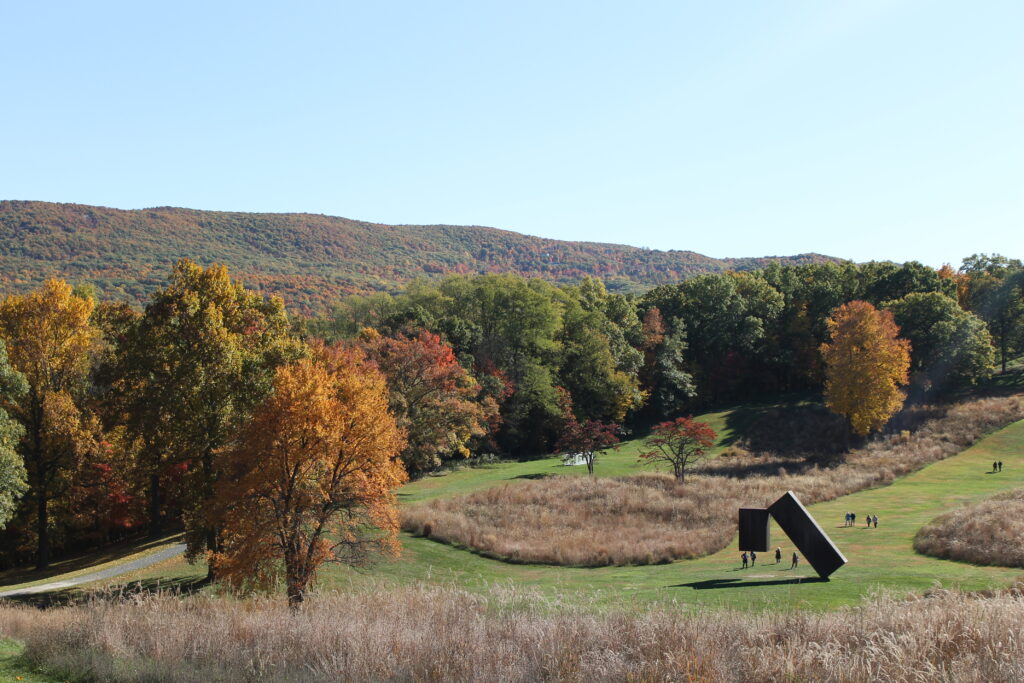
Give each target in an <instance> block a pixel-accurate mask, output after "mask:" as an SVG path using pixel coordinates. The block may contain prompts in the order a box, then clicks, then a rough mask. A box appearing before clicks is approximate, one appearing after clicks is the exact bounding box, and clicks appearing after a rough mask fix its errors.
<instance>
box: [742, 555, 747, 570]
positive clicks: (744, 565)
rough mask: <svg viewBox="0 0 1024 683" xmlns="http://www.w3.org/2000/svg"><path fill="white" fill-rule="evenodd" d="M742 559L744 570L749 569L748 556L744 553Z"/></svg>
mask: <svg viewBox="0 0 1024 683" xmlns="http://www.w3.org/2000/svg"><path fill="white" fill-rule="evenodd" d="M742 558H743V568H744V569H746V568H747V554H746V553H743V555H742Z"/></svg>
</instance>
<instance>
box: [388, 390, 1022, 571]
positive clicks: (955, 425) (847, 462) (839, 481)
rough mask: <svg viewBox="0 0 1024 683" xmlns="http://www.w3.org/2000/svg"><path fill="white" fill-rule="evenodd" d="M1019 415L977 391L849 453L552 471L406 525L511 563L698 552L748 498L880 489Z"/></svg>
mask: <svg viewBox="0 0 1024 683" xmlns="http://www.w3.org/2000/svg"><path fill="white" fill-rule="evenodd" d="M921 411H922V412H927V413H931V412H934V411H935V409H934V408H926V409H921ZM1022 418H1024V406H1022V403H1021V401H1020V400H1019V399H1017V398H1016V397H1012V398H989V399H980V400H974V401H969V402H965V403H962V404H959V405H956V406H953V407H951V408H949V409H948V410H946V411H944V413H943V414H941V416H940V417H935V418H933V419H929V420H926V421H925V422H923V423H922V424H920V425H919V426H918V427H917V428H916V429H915V430H914V431H913V432H912V434H911V435H910V436H909V438H908V437H906V436H905V435H901V434H892V435H888V436H884V437H879V438H877V439H876V440H874V441H872V442H871V443H869V444H868V445H867V446H865V447H864V448H862V449H859V450H857V451H854V452H851V453H849V454H848V455H847V456H846V458H845V459H843V460H841V461H836V460H825V461H822V460H820V459H818V458H815V457H811V458H791V457H787V458H783V457H778V456H774V455H772V454H770V453H762V454H747V455H737V456H731V457H721V458H717V459H715V460H712V461H710V462H709V463H708V464H707V465H706V466H705V467H704V468H703V469H702V470H701V471H700V472H699V473H697V474H695V475H693V476H688V477H687V480H686V482H685V483H682V484H681V483H679V482H677V481H676V480H675V479H673V478H672V477H670V476H667V475H656V474H651V475H640V476H633V477H622V478H617V479H588V478H583V477H549V478H546V479H541V480H535V481H526V482H517V483H510V484H505V485H502V486H498V487H495V488H491V489H487V490H484V491H479V492H476V493H472V494H469V495H466V496H461V497H454V498H442V499H438V500H434V501H430V502H427V503H421V504H419V505H415V506H410V507H408V508H406V509H404V510H403V511H402V528H403V529H404V530H405V531H409V532H412V533H414V534H419V535H423V536H427V537H429V538H432V539H435V540H438V541H442V542H445V543H452V544H456V545H461V546H465V547H469V548H473V549H474V550H476V551H478V552H480V553H482V554H484V555H487V556H489V557H495V558H499V559H504V560H508V561H514V562H537V563H543V564H556V565H569V566H603V565H626V564H651V563H659V562H668V561H671V560H675V559H683V558H693V557H699V556H702V555H707V554H709V553H712V552H716V551H718V550H721V549H722V548H724V547H725V546H726V545H728V544H729V542H730V540H731V539H732V537H733V534H734V531H735V523H736V510H737V508H739V507H743V506H754V507H762V506H765V505H768V504H770V503H771V502H773V501H774V500H775V499H776V498H778V497H779V496H780V495H781V494H782V493H784V492H786V491H788V490H792V491H794V492H796V494H797V495H798V496H799V497H800V499H801V501H803V502H804V503H805V504H811V503H816V502H820V501H825V500H832V499H834V498H838V497H839V496H843V495H846V494H849V493H853V492H855V491H860V490H862V489H866V488H871V487H875V486H883V485H885V484H888V483H891V482H892V481H893V480H895V479H896V478H897V477H900V476H903V475H905V474H908V473H910V472H912V471H914V470H917V469H920V468H921V467H924V466H925V465H927V464H929V463H931V462H935V461H937V460H941V459H943V458H946V457H949V456H950V455H954V454H956V453H959V452H960V451H962V450H964V449H965V448H967V447H968V446H971V445H972V444H974V443H975V442H977V441H978V440H979V439H981V438H982V437H983V436H985V435H986V434H989V433H990V432H992V431H994V430H996V429H998V428H1000V427H1004V426H1006V425H1008V424H1010V423H1011V422H1015V421H1017V420H1020V419H1022ZM908 419H909V420H911V421H912V420H913V416H909V418H908Z"/></svg>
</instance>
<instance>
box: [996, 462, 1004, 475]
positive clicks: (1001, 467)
mask: <svg viewBox="0 0 1024 683" xmlns="http://www.w3.org/2000/svg"><path fill="white" fill-rule="evenodd" d="M996 464H998V465H999V471H1000V472H1002V471H1003V461H1002V460H1000V461H999V462H998V463H996Z"/></svg>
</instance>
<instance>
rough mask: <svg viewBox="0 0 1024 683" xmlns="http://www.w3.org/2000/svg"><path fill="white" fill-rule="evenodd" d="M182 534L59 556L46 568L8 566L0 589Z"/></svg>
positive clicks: (90, 564) (136, 550)
mask: <svg viewBox="0 0 1024 683" xmlns="http://www.w3.org/2000/svg"><path fill="white" fill-rule="evenodd" d="M183 538H184V535H183V534H182V533H181V532H172V533H168V534H167V535H165V536H161V537H160V538H155V539H145V540H139V539H135V540H134V541H126V542H122V543H117V544H113V545H110V546H107V547H105V548H101V549H99V550H95V551H93V552H90V553H85V554H82V555H78V556H74V557H69V558H62V559H58V560H57V561H55V562H54V563H53V564H51V565H50V566H49V567H48V568H47V569H42V570H38V569H35V568H34V567H31V566H27V567H20V568H17V569H8V570H6V571H4V572H0V589H2V587H3V586H16V585H18V584H20V583H29V582H32V581H42V580H45V579H51V578H53V577H56V576H61V575H62V574H68V573H70V572H75V571H80V570H82V569H90V568H92V567H95V566H97V565H101V564H106V563H108V562H114V561H117V560H122V559H125V558H126V557H129V556H131V555H134V554H136V553H140V552H143V551H145V550H150V549H152V548H155V547H157V546H160V545H164V544H166V543H171V542H178V541H181V540H182V539H183Z"/></svg>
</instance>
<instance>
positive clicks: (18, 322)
mask: <svg viewBox="0 0 1024 683" xmlns="http://www.w3.org/2000/svg"><path fill="white" fill-rule="evenodd" d="M1022 350H1024V268H1022V265H1021V263H1020V262H1019V261H1015V260H1011V259H1007V258H1004V257H1001V256H985V255H980V256H972V257H970V258H968V259H965V260H964V262H963V264H962V265H961V267H960V268H959V269H954V268H952V267H950V266H944V267H943V268H941V269H938V270H934V269H932V268H929V267H926V266H924V265H921V264H919V263H914V262H910V263H906V264H903V265H895V264H891V263H868V264H863V265H856V264H853V263H848V262H846V263H809V264H803V265H783V264H778V263H775V264H770V265H768V266H767V267H765V268H763V269H761V270H757V271H751V272H737V271H727V272H723V273H714V274H703V275H697V276H695V277H691V278H688V279H685V280H681V281H676V282H671V283H666V284H662V285H659V286H657V287H654V288H652V289H649V290H647V291H645V292H644V293H642V294H639V295H636V294H623V293H612V292H609V291H608V289H607V287H606V286H605V285H604V284H603V282H602V281H601V280H599V279H596V278H590V277H587V278H584V279H583V280H582V281H580V282H579V283H578V284H565V285H556V284H552V283H549V282H546V281H544V280H540V279H527V278H524V277H521V276H518V275H512V274H489V275H452V276H448V277H445V278H443V279H440V280H416V281H413V282H411V283H409V284H408V285H406V286H404V287H403V288H402V289H401V290H400V291H398V292H396V293H394V294H389V293H383V292H381V293H370V294H356V295H349V296H346V297H343V298H340V299H337V300H335V301H334V302H333V304H332V305H331V307H330V312H329V313H328V314H326V315H323V316H319V317H304V316H295V315H289V311H288V310H287V309H286V306H285V304H284V303H283V301H282V300H281V299H280V298H277V297H273V296H271V297H266V296H263V295H261V294H259V293H257V292H255V291H253V290H250V289H247V288H246V287H245V286H243V283H242V282H240V281H239V280H237V279H235V278H234V277H233V275H232V273H230V272H229V271H228V269H227V268H225V267H223V266H216V265H214V266H210V267H202V266H200V265H197V264H196V263H194V262H192V261H190V260H187V259H185V260H181V261H179V262H178V263H177V264H176V265H175V266H174V267H173V269H172V270H171V272H170V273H169V276H168V279H167V280H166V281H165V282H164V283H163V284H162V285H161V286H160V287H159V288H158V289H157V291H156V292H155V293H153V294H152V295H151V296H150V297H149V299H148V300H147V301H146V302H145V304H144V305H142V306H140V305H138V304H137V303H136V302H135V301H132V300H130V299H126V300H121V301H110V300H98V298H97V296H96V294H95V290H94V289H93V288H92V287H91V286H90V285H88V284H85V283H82V284H77V283H68V282H65V281H63V280H60V279H50V280H48V281H46V282H44V283H42V284H41V285H39V286H38V287H35V288H34V289H31V290H29V291H26V292H24V293H11V294H8V295H7V296H6V297H5V298H4V299H3V300H2V303H0V406H2V410H0V461H2V463H3V465H4V466H3V468H0V476H2V478H0V526H2V527H3V530H2V531H0V540H2V543H0V548H2V549H3V550H2V553H0V566H2V567H10V566H14V565H21V564H26V563H35V564H36V565H37V566H38V567H46V566H47V564H48V563H50V562H51V561H52V560H53V558H55V557H59V556H62V555H66V554H68V553H73V552H76V551H80V550H82V549H84V548H88V547H92V546H96V545H98V544H104V543H109V542H112V541H116V540H119V539H124V538H128V537H137V536H140V535H145V534H151V535H154V536H155V535H159V534H160V533H162V532H163V531H165V530H166V529H172V528H181V527H183V528H184V529H185V531H186V538H187V542H188V553H189V556H190V557H192V558H196V559H204V560H207V561H208V563H209V571H210V574H211V576H212V577H215V578H218V579H222V580H223V581H224V582H226V583H228V584H235V585H239V586H241V585H248V586H257V585H261V584H262V585H271V584H272V583H273V582H274V581H275V580H278V579H280V578H281V577H282V574H283V576H284V580H285V585H286V586H287V592H288V595H289V598H290V599H291V600H292V601H293V602H294V603H298V602H301V601H302V599H303V595H304V593H305V591H306V590H307V588H308V586H309V585H310V582H311V581H312V579H313V577H314V576H315V574H316V571H317V568H318V567H319V566H320V565H321V564H322V563H324V562H325V561H328V560H340V561H344V562H349V563H359V562H361V561H363V560H364V559H366V558H368V557H371V556H373V555H375V554H379V553H385V554H387V553H394V552H396V550H397V548H398V545H397V541H396V538H397V533H398V529H399V519H398V512H397V510H396V506H395V490H396V488H397V487H398V486H399V485H401V484H402V483H403V482H405V481H407V480H408V479H410V478H413V479H415V478H419V477H423V476H424V475H426V474H429V473H431V472H433V471H435V470H437V469H439V468H444V467H447V466H449V465H451V464H453V463H464V462H475V461H483V462H487V461H493V460H497V459H512V460H516V459H520V460H521V459H529V458H532V457H537V456H540V455H543V454H546V453H549V452H564V453H569V454H580V453H582V454H584V455H589V456H591V457H592V456H593V455H594V453H598V452H601V451H603V450H607V449H609V448H613V447H614V445H615V444H616V443H617V442H618V441H620V440H621V439H624V438H627V437H635V436H643V435H645V434H650V435H651V437H650V439H649V445H650V449H649V450H648V451H647V453H646V457H648V458H650V459H653V460H657V459H663V458H662V456H667V460H666V462H669V463H670V464H671V465H673V466H675V467H676V470H675V473H676V476H677V478H680V479H681V478H682V477H684V476H685V474H686V472H685V467H686V464H687V463H686V459H685V458H683V461H682V463H681V464H680V462H679V458H678V457H676V458H675V459H673V456H679V455H680V454H681V453H685V452H687V451H686V449H687V448H690V452H691V454H692V453H693V452H700V451H701V450H702V448H701V446H702V445H703V447H704V448H706V447H707V446H708V445H710V443H711V441H713V439H714V434H713V432H711V433H708V432H709V430H707V427H706V425H701V424H693V423H691V422H690V421H689V420H687V419H685V418H686V416H688V415H692V414H695V413H699V412H701V411H703V410H706V409H708V408H710V407H714V406H717V405H722V404H726V403H729V402H736V401H742V400H749V398H750V397H752V396H779V395H788V394H793V393H797V394H800V393H803V394H807V395H815V394H817V395H823V396H824V403H825V405H826V406H828V408H829V409H830V410H831V412H832V414H833V415H834V417H835V419H836V420H838V421H839V424H840V427H841V432H842V433H844V434H845V436H844V437H843V438H845V439H846V441H847V443H848V444H853V445H856V443H858V440H863V439H864V438H866V437H867V436H868V435H870V434H872V433H875V432H878V431H879V430H882V429H884V428H885V425H886V423H887V422H888V421H889V418H890V417H891V416H893V415H894V414H895V413H896V412H897V411H899V410H900V409H901V408H903V407H904V405H905V404H912V403H923V402H925V401H926V400H928V401H932V400H936V398H941V397H944V396H955V395H957V394H958V392H964V391H966V390H969V389H970V387H972V386H974V385H976V384H977V383H979V382H981V381H983V380H985V379H987V378H988V377H989V376H990V375H991V374H992V373H993V371H995V370H996V369H999V368H1005V365H1006V363H1007V362H1008V360H1009V359H1011V358H1013V357H1015V356H1016V355H1017V354H1019V353H1020V352H1021V351H1022ZM666 448H667V449H668V450H666ZM694 449H695V450H694ZM587 464H588V466H589V468H590V471H591V472H593V460H591V461H589V462H588V463H587ZM680 467H682V469H680Z"/></svg>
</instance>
